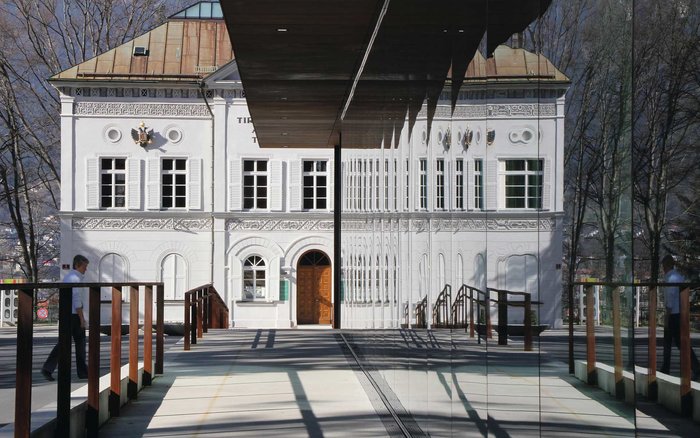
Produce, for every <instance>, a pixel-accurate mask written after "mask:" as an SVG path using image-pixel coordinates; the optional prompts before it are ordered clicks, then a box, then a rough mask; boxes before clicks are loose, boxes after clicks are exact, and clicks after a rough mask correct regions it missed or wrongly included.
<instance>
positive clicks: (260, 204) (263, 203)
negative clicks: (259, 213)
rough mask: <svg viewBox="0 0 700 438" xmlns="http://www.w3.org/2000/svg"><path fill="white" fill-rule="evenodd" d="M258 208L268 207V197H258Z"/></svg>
mask: <svg viewBox="0 0 700 438" xmlns="http://www.w3.org/2000/svg"><path fill="white" fill-rule="evenodd" d="M258 208H267V199H258Z"/></svg>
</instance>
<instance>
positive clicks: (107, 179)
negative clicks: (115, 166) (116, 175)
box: [100, 173, 112, 184]
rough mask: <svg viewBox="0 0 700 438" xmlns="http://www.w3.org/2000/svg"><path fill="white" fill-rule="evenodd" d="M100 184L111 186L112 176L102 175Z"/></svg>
mask: <svg viewBox="0 0 700 438" xmlns="http://www.w3.org/2000/svg"><path fill="white" fill-rule="evenodd" d="M100 179H101V181H102V184H112V175H111V174H109V173H103V174H102V178H100Z"/></svg>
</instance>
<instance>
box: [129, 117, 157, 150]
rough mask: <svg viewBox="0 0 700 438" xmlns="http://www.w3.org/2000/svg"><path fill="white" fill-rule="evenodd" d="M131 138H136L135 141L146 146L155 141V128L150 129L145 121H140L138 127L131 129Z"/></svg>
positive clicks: (143, 146)
mask: <svg viewBox="0 0 700 438" xmlns="http://www.w3.org/2000/svg"><path fill="white" fill-rule="evenodd" d="M131 138H132V139H134V143H136V144H137V145H139V146H141V147H142V148H145V147H146V146H147V145H149V144H151V143H153V130H152V129H151V130H149V129H148V128H147V127H146V124H145V123H144V122H141V123H139V128H138V129H132V130H131Z"/></svg>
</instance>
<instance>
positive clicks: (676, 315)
mask: <svg viewBox="0 0 700 438" xmlns="http://www.w3.org/2000/svg"><path fill="white" fill-rule="evenodd" d="M675 264H676V262H675V260H673V256H671V255H670V254H667V255H666V256H665V257H664V258H663V260H661V267H662V268H663V270H664V281H665V282H666V283H683V282H685V278H683V276H682V275H681V274H680V273H679V272H678V271H676V270H675V269H674V266H675ZM664 303H665V306H666V316H665V318H664V361H663V365H662V366H661V370H660V371H661V372H662V373H664V374H668V372H669V370H670V368H671V347H672V346H671V343H672V342H673V343H675V344H676V347H678V349H679V350H680V349H681V308H680V307H681V294H680V287H678V286H666V287H664ZM690 361H691V366H692V368H693V380H698V378H700V363H698V358H697V357H696V356H695V352H694V351H693V348H692V346H691V348H690Z"/></svg>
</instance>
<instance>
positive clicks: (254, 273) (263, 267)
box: [241, 254, 270, 302]
mask: <svg viewBox="0 0 700 438" xmlns="http://www.w3.org/2000/svg"><path fill="white" fill-rule="evenodd" d="M255 259H257V263H256V260H255ZM249 260H250V261H251V264H250V265H248V261H249ZM241 265H242V269H241V277H242V278H241V301H245V302H256V301H257V302H260V301H269V292H270V290H269V285H268V279H269V276H268V267H269V265H268V263H267V261H266V260H265V258H264V257H263V256H261V255H259V254H250V255H249V256H247V257H246V258H245V259H243V260H242V261H241ZM246 273H251V277H252V278H250V279H248V278H246ZM259 273H262V274H263V275H262V278H260V277H259ZM246 281H252V282H253V283H252V284H253V286H252V287H253V290H252V291H251V293H252V296H251V297H250V298H248V297H247V296H246V287H247V286H246ZM258 282H262V290H263V292H262V294H261V295H260V296H258V295H257V290H258Z"/></svg>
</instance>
